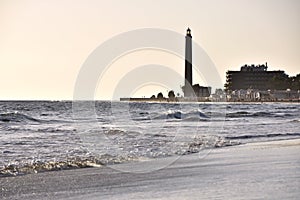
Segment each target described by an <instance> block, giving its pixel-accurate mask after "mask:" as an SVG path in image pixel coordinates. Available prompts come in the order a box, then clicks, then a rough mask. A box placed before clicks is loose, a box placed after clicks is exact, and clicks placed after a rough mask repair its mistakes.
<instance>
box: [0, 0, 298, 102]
mask: <svg viewBox="0 0 300 200" xmlns="http://www.w3.org/2000/svg"><path fill="white" fill-rule="evenodd" d="M187 27H190V28H191V29H192V36H193V40H194V41H195V42H196V43H197V44H199V45H200V46H201V47H202V48H203V49H204V50H205V52H206V53H207V55H208V56H209V57H210V59H211V60H212V61H213V63H214V65H215V67H216V69H217V71H218V73H219V75H220V77H221V82H222V84H224V83H225V73H226V71H227V70H239V69H240V66H242V65H244V64H263V63H265V62H268V66H269V68H268V70H279V69H281V70H285V72H286V73H287V74H288V75H290V76H295V75H296V74H298V73H300V70H299V69H300V68H299V66H300V37H299V35H300V1H299V0H184V1H183V0H182V1H180V0H160V1H158V0H110V1H107V0H105V1H102V0H98V1H96V0H88V1H86V0H0V99H1V100H18V99H22V100H72V98H73V95H74V94H73V93H74V85H75V83H76V79H77V77H78V74H79V72H80V69H81V68H82V65H83V64H84V63H85V61H86V60H87V58H88V56H89V55H90V54H91V53H92V52H93V51H94V50H95V49H96V48H97V47H98V46H99V45H101V44H102V43H104V42H105V41H107V40H109V39H110V38H112V37H114V36H116V35H119V34H122V33H124V32H127V31H132V30H136V29H140V28H159V29H167V30H171V31H175V32H178V33H180V34H185V31H186V29H187ZM182 45H183V46H182V47H183V48H184V44H182ZM193 56H197V55H193ZM153 63H154V64H160V65H167V66H168V67H169V68H172V67H173V68H174V70H175V71H176V72H178V73H180V74H183V73H184V71H183V70H184V61H183V60H182V59H180V58H178V57H176V56H174V55H171V54H170V53H166V52H162V51H152V52H151V50H150V51H149V50H141V51H137V52H132V53H129V54H128V55H125V56H122V57H120V58H119V59H118V60H116V61H115V62H114V63H113V64H112V65H111V66H110V68H109V69H108V70H107V74H106V75H105V76H102V78H101V77H100V78H99V80H98V83H97V84H98V85H97V88H98V89H97V91H95V97H94V98H95V99H111V98H112V96H114V94H113V91H114V90H115V87H116V85H117V84H118V82H119V81H120V80H121V79H122V77H124V76H126V74H127V73H129V72H130V70H132V69H134V67H137V66H140V65H145V64H153ZM118 66H119V67H118ZM120 66H121V67H120ZM114 70H115V71H114ZM110 71H111V72H110ZM109 72H110V73H109ZM116 72H118V73H116ZM145 76H147V74H145ZM193 78H194V82H199V83H200V84H202V85H205V84H206V82H205V80H204V79H203V77H202V78H201V74H200V75H199V74H198V75H197V73H194V77H193ZM205 78H206V79H208V78H207V77H205ZM176 81H178V80H176ZM180 84H183V83H182V81H181V82H180V81H179V83H178V85H180ZM222 86H223V85H220V86H219V87H222ZM99 88H100V89H99ZM160 90H162V92H163V93H164V94H165V95H166V93H167V91H168V90H170V88H168V87H166V86H164V85H160V84H159V83H149V84H145V85H141V86H137V87H136V89H135V90H134V91H132V93H131V94H130V95H132V96H136V97H141V96H148V95H150V94H157V93H158V92H159V91H160ZM175 90H176V91H175V92H176V93H177V92H181V91H178V89H175Z"/></svg>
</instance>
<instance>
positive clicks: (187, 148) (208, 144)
mask: <svg viewBox="0 0 300 200" xmlns="http://www.w3.org/2000/svg"><path fill="white" fill-rule="evenodd" d="M239 144H241V143H240V142H238V141H232V140H229V139H227V138H224V137H221V136H212V135H208V136H198V137H195V138H194V140H193V141H191V142H188V143H186V144H185V145H184V146H182V147H181V148H180V149H179V150H178V151H177V152H176V154H179V155H186V154H191V153H199V152H200V151H202V150H204V149H213V148H221V147H227V146H235V145H239Z"/></svg>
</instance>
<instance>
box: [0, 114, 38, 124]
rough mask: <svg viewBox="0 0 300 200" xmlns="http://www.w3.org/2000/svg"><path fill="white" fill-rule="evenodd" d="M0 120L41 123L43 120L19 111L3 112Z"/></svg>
mask: <svg viewBox="0 0 300 200" xmlns="http://www.w3.org/2000/svg"><path fill="white" fill-rule="evenodd" d="M0 121H2V122H35V123H40V122H41V120H39V119H36V118H34V117H31V116H28V115H25V114H21V113H19V112H9V113H1V114H0Z"/></svg>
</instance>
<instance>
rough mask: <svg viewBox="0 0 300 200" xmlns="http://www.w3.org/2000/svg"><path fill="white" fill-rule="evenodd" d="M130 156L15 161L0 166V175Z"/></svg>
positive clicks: (75, 166)
mask: <svg viewBox="0 0 300 200" xmlns="http://www.w3.org/2000/svg"><path fill="white" fill-rule="evenodd" d="M135 159H136V158H134V157H130V156H112V155H109V154H105V155H102V156H100V157H88V158H78V157H76V158H69V159H66V160H62V161H35V160H33V161H28V162H25V163H20V162H15V163H10V164H7V165H5V166H3V167H1V168H0V177H5V176H19V175H26V174H33V173H41V172H48V171H60V170H70V169H79V168H89V167H101V166H103V165H108V164H119V163H123V162H125V161H130V160H135Z"/></svg>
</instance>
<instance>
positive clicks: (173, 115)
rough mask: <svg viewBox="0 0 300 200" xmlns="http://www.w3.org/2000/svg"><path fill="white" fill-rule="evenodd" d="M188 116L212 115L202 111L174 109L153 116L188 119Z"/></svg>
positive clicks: (205, 116) (193, 117) (206, 117)
mask: <svg viewBox="0 0 300 200" xmlns="http://www.w3.org/2000/svg"><path fill="white" fill-rule="evenodd" d="M188 118H191V119H195V118H197V119H208V118H210V117H209V116H207V115H206V114H204V113H203V112H201V111H190V112H186V113H184V112H182V111H172V110H169V111H168V112H166V113H163V114H160V115H157V116H155V117H153V119H188Z"/></svg>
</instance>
